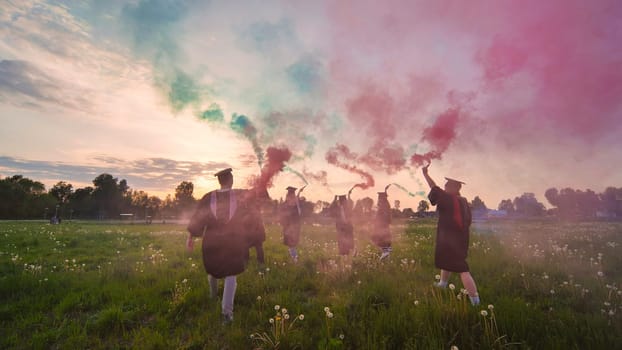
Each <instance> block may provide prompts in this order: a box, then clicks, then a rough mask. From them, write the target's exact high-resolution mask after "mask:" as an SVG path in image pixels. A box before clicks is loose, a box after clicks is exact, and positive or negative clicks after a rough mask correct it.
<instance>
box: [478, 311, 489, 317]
mask: <svg viewBox="0 0 622 350" xmlns="http://www.w3.org/2000/svg"><path fill="white" fill-rule="evenodd" d="M479 313H480V314H481V315H482V316H484V317H486V316H488V311H486V310H482V311H480V312H479Z"/></svg>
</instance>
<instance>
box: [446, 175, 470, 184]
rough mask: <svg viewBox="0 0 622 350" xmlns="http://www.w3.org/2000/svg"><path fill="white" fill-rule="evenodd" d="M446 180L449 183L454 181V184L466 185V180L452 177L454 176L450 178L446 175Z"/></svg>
mask: <svg viewBox="0 0 622 350" xmlns="http://www.w3.org/2000/svg"><path fill="white" fill-rule="evenodd" d="M445 180H447V182H449V183H454V184H459V185H466V184H465V183H464V182H462V181H460V180H456V179H452V178H449V177H446V178H445Z"/></svg>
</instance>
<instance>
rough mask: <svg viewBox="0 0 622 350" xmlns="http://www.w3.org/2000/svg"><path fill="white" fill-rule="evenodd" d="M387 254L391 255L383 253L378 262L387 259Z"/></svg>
mask: <svg viewBox="0 0 622 350" xmlns="http://www.w3.org/2000/svg"><path fill="white" fill-rule="evenodd" d="M389 254H391V253H389V252H383V253H382V255H380V260H382V259H385V258H387V257H388V256H389Z"/></svg>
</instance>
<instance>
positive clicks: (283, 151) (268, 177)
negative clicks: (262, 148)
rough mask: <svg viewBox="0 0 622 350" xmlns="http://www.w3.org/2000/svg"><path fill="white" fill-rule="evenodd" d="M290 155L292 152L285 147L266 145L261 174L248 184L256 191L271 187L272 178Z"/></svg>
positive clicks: (280, 169) (281, 168)
mask: <svg viewBox="0 0 622 350" xmlns="http://www.w3.org/2000/svg"><path fill="white" fill-rule="evenodd" d="M291 157H292V153H291V152H290V150H289V149H287V148H286V147H268V149H267V150H266V161H265V163H264V165H263V167H262V168H261V174H260V175H259V176H257V177H254V178H252V179H251V180H250V186H251V187H252V188H253V189H255V190H257V191H265V190H266V189H268V188H269V187H272V179H273V178H274V176H275V175H276V174H278V173H280V172H281V171H282V170H283V168H284V167H285V163H286V162H287V161H289V159H290V158H291Z"/></svg>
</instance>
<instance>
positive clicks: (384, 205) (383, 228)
mask: <svg viewBox="0 0 622 350" xmlns="http://www.w3.org/2000/svg"><path fill="white" fill-rule="evenodd" d="M390 224H391V206H390V205H389V200H388V198H387V192H386V190H385V191H384V192H378V211H377V212H376V219H375V221H374V231H373V232H372V235H371V240H372V242H374V244H375V245H376V246H377V247H378V248H380V249H381V250H382V255H380V260H382V259H385V258H386V257H388V256H389V254H391V230H390V228H389V225H390Z"/></svg>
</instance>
